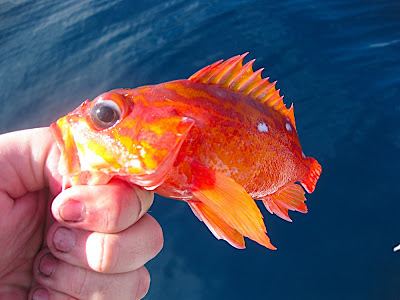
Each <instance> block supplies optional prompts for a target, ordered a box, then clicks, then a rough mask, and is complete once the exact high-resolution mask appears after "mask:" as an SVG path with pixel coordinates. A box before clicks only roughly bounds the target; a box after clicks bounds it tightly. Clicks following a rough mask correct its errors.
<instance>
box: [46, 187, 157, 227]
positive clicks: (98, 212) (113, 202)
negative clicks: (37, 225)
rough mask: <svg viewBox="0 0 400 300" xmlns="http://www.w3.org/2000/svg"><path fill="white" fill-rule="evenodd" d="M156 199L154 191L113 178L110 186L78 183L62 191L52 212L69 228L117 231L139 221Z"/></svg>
mask: <svg viewBox="0 0 400 300" xmlns="http://www.w3.org/2000/svg"><path fill="white" fill-rule="evenodd" d="M153 199H154V195H153V192H149V191H145V190H143V189H142V188H140V187H137V186H131V185H129V184H127V183H126V182H124V181H121V180H112V181H111V182H110V183H109V184H107V185H93V186H89V185H77V186H73V187H71V188H68V189H66V190H64V191H62V192H61V193H60V194H59V195H58V196H57V197H56V198H55V199H54V201H53V204H52V213H53V215H54V218H55V219H56V220H57V221H59V222H60V223H64V224H67V225H68V226H70V227H74V228H80V229H85V230H90V231H96V232H104V233H115V232H120V231H122V230H124V229H126V228H128V227H129V226H131V225H132V224H134V223H135V222H136V221H137V220H139V219H140V218H141V217H142V216H143V215H144V214H145V213H146V211H147V210H148V209H149V208H150V206H151V205H152V203H153Z"/></svg>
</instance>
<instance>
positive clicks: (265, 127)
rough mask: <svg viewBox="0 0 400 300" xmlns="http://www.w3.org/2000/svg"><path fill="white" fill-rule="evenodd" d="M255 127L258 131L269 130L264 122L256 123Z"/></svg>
mask: <svg viewBox="0 0 400 300" xmlns="http://www.w3.org/2000/svg"><path fill="white" fill-rule="evenodd" d="M257 129H258V131H259V132H268V130H269V128H268V125H267V124H265V123H264V122H260V123H258V125H257Z"/></svg>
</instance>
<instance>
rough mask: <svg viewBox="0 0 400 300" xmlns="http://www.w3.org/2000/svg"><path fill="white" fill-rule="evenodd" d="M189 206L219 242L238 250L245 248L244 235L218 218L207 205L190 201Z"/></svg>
mask: <svg viewBox="0 0 400 300" xmlns="http://www.w3.org/2000/svg"><path fill="white" fill-rule="evenodd" d="M188 204H189V206H190V208H191V209H192V211H193V213H194V214H195V215H196V216H197V217H198V218H199V220H200V221H202V222H204V223H205V224H206V225H207V227H208V229H210V231H211V232H212V233H213V234H214V236H215V237H216V238H217V239H218V240H220V239H223V240H225V241H227V242H228V243H229V244H231V245H232V246H233V247H235V248H238V249H244V248H245V243H244V238H243V235H241V234H240V233H239V232H238V231H237V230H235V229H233V228H232V227H231V226H229V225H228V224H227V223H226V222H225V221H224V220H222V219H221V218H220V217H218V215H217V214H216V213H214V212H213V211H212V210H211V209H210V208H209V207H207V205H205V204H204V203H203V202H200V201H188Z"/></svg>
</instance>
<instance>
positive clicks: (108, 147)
mask: <svg viewBox="0 0 400 300" xmlns="http://www.w3.org/2000/svg"><path fill="white" fill-rule="evenodd" d="M161 96H162V95H155V93H152V91H151V88H149V87H143V88H138V89H133V90H127V89H118V90H112V91H109V92H106V93H103V94H101V95H99V96H98V97H96V98H95V99H94V100H93V101H90V100H86V101H84V102H83V103H82V104H81V105H80V106H79V107H77V108H76V109H74V110H73V111H72V112H70V113H69V114H67V115H66V116H64V117H61V118H60V119H58V120H57V121H56V122H54V123H53V124H51V126H50V127H51V130H52V133H53V136H54V138H55V140H56V142H57V145H58V147H59V149H60V151H61V157H60V162H59V173H60V174H61V175H62V176H63V178H64V187H66V186H71V185H77V184H105V183H107V182H108V181H109V180H111V178H113V177H118V178H122V179H125V180H127V181H129V182H131V183H133V184H136V185H140V186H143V187H145V188H146V189H149V190H152V189H155V188H157V187H158V186H159V185H161V184H162V183H163V181H164V180H165V179H166V176H167V173H168V172H169V170H170V169H171V168H172V166H173V163H174V161H175V159H176V156H177V154H178V152H179V150H180V147H181V145H182V143H183V141H184V139H185V138H186V135H187V134H188V132H189V130H190V129H191V127H192V126H193V124H194V121H193V119H191V118H188V117H185V116H181V115H180V114H179V113H178V112H177V111H176V110H175V109H174V108H173V106H171V105H163V104H162V103H163V101H162V99H161V101H160V97H161ZM161 98H162V97H161ZM155 99H158V100H157V101H155ZM156 103H158V104H157V105H156ZM160 103H161V104H160Z"/></svg>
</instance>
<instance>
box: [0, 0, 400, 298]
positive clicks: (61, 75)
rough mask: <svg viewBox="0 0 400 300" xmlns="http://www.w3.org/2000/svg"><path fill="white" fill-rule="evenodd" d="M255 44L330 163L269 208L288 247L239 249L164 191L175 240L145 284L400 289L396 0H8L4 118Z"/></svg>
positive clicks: (346, 293)
mask: <svg viewBox="0 0 400 300" xmlns="http://www.w3.org/2000/svg"><path fill="white" fill-rule="evenodd" d="M56 3H57V4H56ZM245 51H250V52H251V54H250V57H251V58H257V62H256V67H262V66H263V67H265V68H266V71H265V74H268V75H269V76H271V78H272V79H278V80H279V82H278V85H279V88H281V89H282V91H283V93H284V94H285V99H286V102H287V103H290V102H291V101H293V102H294V103H295V109H296V119H297V128H298V131H299V134H300V138H301V141H302V144H303V147H304V150H305V152H306V153H307V154H310V155H313V156H315V157H317V158H318V159H319V161H320V162H321V164H322V165H323V167H324V173H323V175H322V177H321V179H320V182H319V184H318V187H317V190H316V192H315V193H314V194H312V195H310V196H309V201H308V202H307V203H308V206H309V213H308V214H307V215H301V214H293V215H292V216H293V218H294V222H293V224H289V223H287V222H284V221H282V220H280V219H278V218H277V217H276V216H270V215H269V214H268V213H267V212H264V214H265V216H266V218H265V219H266V224H267V227H268V229H269V233H270V236H271V238H272V240H273V241H274V243H275V244H276V245H277V246H278V248H279V249H278V251H276V252H272V251H268V250H266V249H265V248H262V247H260V246H258V245H257V244H255V243H253V242H250V241H248V243H247V246H248V247H247V249H246V250H245V251H239V250H236V249H233V248H231V247H230V246H228V245H227V244H226V243H225V242H223V241H217V240H215V239H214V237H213V236H212V235H211V233H210V232H209V231H208V230H207V229H206V228H205V226H204V225H203V224H201V223H200V222H199V221H198V220H197V219H196V217H194V216H193V215H192V213H191V211H190V209H189V208H188V207H187V206H186V205H185V204H184V203H180V202H177V201H172V200H166V199H161V198H157V200H156V202H155V204H154V206H153V207H152V209H151V213H152V215H154V216H155V217H156V218H157V219H158V220H159V222H160V223H161V224H162V227H163V228H164V234H165V246H164V250H163V252H162V253H161V254H160V255H159V256H158V257H157V258H156V259H155V260H154V261H152V262H151V263H150V264H149V265H148V267H149V269H150V272H151V274H152V287H151V290H150V293H149V295H148V298H149V299H194V300H197V299H277V298H278V299H400V255H399V254H398V253H397V254H396V253H393V251H392V248H393V247H394V246H395V245H397V244H398V243H400V230H399V229H400V225H399V224H400V188H399V182H398V181H399V180H398V179H399V175H398V174H399V170H400V160H399V158H398V154H399V150H400V129H399V126H400V122H399V121H400V103H399V100H400V98H399V96H400V2H399V1H361V0H347V1H317V0H314V1H312V0H287V1H188V0H168V1H160V0H157V1H44V0H41V1H4V0H3V1H1V2H0V104H1V106H0V130H1V132H5V131H10V130H16V129H21V128H27V127H34V126H43V125H48V124H49V123H50V122H51V121H53V120H55V119H56V118H57V117H58V116H60V115H62V114H65V113H66V112H68V111H70V110H71V109H72V108H73V107H75V106H76V105H78V104H79V103H80V102H82V101H83V100H84V99H86V98H93V97H94V96H96V95H97V94H99V93H101V92H103V91H106V90H109V89H112V88H117V87H136V86H139V85H143V84H151V83H158V82H162V81H168V80H173V79H178V78H185V77H188V76H189V75H191V74H192V73H194V72H195V71H197V70H198V69H199V68H201V67H203V66H204V65H206V64H209V63H211V62H213V61H215V60H218V59H220V58H229V57H230V56H232V55H236V54H240V53H243V52H245Z"/></svg>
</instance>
